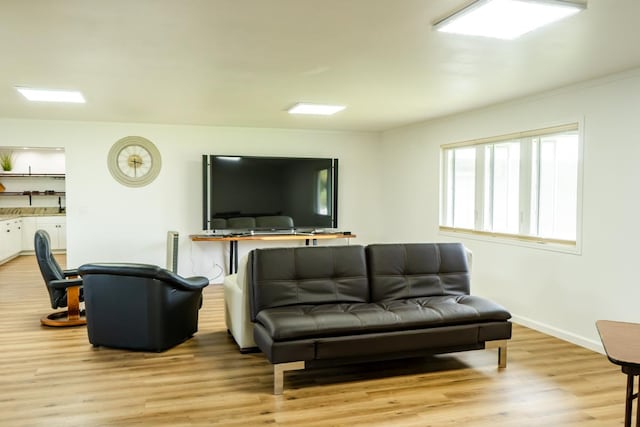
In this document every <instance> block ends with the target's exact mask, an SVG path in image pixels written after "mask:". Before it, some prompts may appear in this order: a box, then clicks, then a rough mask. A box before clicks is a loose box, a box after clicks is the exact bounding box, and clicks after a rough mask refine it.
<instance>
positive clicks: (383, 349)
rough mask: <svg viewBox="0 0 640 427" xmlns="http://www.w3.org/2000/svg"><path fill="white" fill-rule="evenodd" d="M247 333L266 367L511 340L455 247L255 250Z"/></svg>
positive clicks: (497, 309) (503, 316) (502, 313)
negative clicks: (476, 291) (474, 291)
mask: <svg viewBox="0 0 640 427" xmlns="http://www.w3.org/2000/svg"><path fill="white" fill-rule="evenodd" d="M248 274H249V284H250V288H251V316H252V321H254V322H255V325H254V338H255V341H256V344H257V345H258V347H259V348H260V349H261V350H262V351H263V352H264V353H265V354H266V355H267V357H268V359H269V360H270V361H271V362H272V363H285V362H292V361H300V360H304V361H309V362H310V361H315V362H318V361H321V360H338V359H343V360H347V359H362V358H368V357H371V356H372V355H377V356H381V357H389V358H391V357H399V356H402V355H403V354H404V355H405V356H407V355H415V353H416V352H423V353H438V352H450V351H460V350H471V349H479V348H484V342H485V341H490V340H503V339H508V338H510V337H511V323H510V322H509V321H508V319H509V318H510V317H511V315H510V314H509V312H508V311H507V310H505V309H504V308H503V307H501V306H500V305H498V304H496V303H494V302H492V301H489V300H487V299H484V298H481V297H477V296H471V295H469V288H470V285H469V272H468V267H467V258H466V253H465V250H464V247H463V246H462V245H461V244H455V243H453V244H451V243H441V244H436V243H434V244H406V245H404V244H392V245H370V246H368V247H366V249H365V248H364V247H362V246H335V247H296V248H274V249H256V250H254V251H252V252H251V253H250V255H249V263H248Z"/></svg>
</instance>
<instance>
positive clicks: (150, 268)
mask: <svg viewBox="0 0 640 427" xmlns="http://www.w3.org/2000/svg"><path fill="white" fill-rule="evenodd" d="M78 271H79V273H80V275H81V276H83V275H87V274H111V275H115V276H138V277H148V278H150V279H158V280H161V281H163V282H166V283H169V284H170V285H171V286H173V287H175V288H178V289H182V290H185V291H195V290H198V289H202V288H204V287H205V286H208V285H209V279H208V278H206V277H203V276H194V277H187V278H185V277H181V276H178V275H177V274H175V273H173V272H171V271H169V270H165V269H164V268H160V267H158V266H156V265H150V264H134V263H99V264H84V265H81V266H80V267H79V268H78Z"/></svg>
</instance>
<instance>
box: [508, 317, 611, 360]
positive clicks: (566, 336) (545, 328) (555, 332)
mask: <svg viewBox="0 0 640 427" xmlns="http://www.w3.org/2000/svg"><path fill="white" fill-rule="evenodd" d="M512 316H513V317H512V319H511V320H512V321H513V322H514V323H517V324H519V325H522V326H526V327H527V328H531V329H535V330H536V331H540V332H542V333H545V334H547V335H551V336H553V337H556V338H559V339H561V340H564V341H568V342H570V343H572V344H576V345H579V346H580V347H584V348H588V349H589V350H593V351H596V352H598V353H601V354H605V352H604V347H602V343H601V342H599V341H594V340H591V339H588V338H585V337H582V336H580V335H576V334H574V333H572V332H567V331H564V330H562V329H558V328H555V327H553V326H549V325H547V324H545V323H541V322H538V321H536V320H533V319H529V318H527V317H523V316H518V315H516V314H512ZM594 328H595V326H594Z"/></svg>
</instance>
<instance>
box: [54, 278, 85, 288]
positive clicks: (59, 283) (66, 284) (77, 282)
mask: <svg viewBox="0 0 640 427" xmlns="http://www.w3.org/2000/svg"><path fill="white" fill-rule="evenodd" d="M49 286H50V287H52V288H54V289H67V288H71V287H73V286H82V279H81V278H80V277H78V278H77V279H69V280H66V279H60V280H52V281H50V282H49Z"/></svg>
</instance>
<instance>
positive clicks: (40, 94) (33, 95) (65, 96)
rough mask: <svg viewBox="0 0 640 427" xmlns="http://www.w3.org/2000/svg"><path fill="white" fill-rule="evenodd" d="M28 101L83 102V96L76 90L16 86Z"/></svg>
mask: <svg viewBox="0 0 640 427" xmlns="http://www.w3.org/2000/svg"><path fill="white" fill-rule="evenodd" d="M16 89H17V90H18V92H20V93H21V94H22V95H23V96H24V97H25V98H27V99H28V100H29V101H40V102H72V103H82V104H83V103H85V102H86V101H85V99H84V96H83V95H82V93H80V92H78V91H68V90H50V89H34V88H28V87H16Z"/></svg>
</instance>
